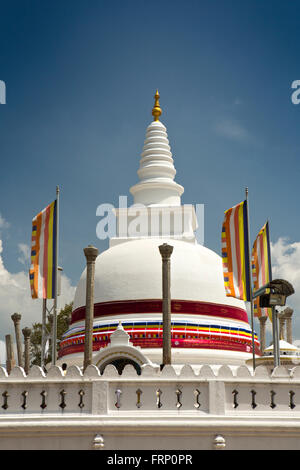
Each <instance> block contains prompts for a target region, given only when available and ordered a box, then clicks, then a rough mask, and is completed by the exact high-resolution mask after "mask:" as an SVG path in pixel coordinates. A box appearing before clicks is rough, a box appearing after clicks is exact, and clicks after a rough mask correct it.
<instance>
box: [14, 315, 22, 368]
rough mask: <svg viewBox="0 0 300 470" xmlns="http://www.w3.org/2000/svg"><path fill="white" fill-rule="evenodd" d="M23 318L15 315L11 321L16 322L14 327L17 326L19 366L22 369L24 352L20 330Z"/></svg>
mask: <svg viewBox="0 0 300 470" xmlns="http://www.w3.org/2000/svg"><path fill="white" fill-rule="evenodd" d="M21 318H22V317H21V315H20V314H19V313H14V314H13V315H12V316H11V319H12V321H13V322H14V326H15V334H16V343H17V354H18V365H19V366H20V367H23V352H22V340H21V330H20V321H21Z"/></svg>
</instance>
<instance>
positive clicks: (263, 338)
mask: <svg viewBox="0 0 300 470" xmlns="http://www.w3.org/2000/svg"><path fill="white" fill-rule="evenodd" d="M267 318H268V317H267V316H266V315H264V316H261V317H259V324H260V350H261V353H262V354H263V353H264V350H265V349H266V321H267Z"/></svg>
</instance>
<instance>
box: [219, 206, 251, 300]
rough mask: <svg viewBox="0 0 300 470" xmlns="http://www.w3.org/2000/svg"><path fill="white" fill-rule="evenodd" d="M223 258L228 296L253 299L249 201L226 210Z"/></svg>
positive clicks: (223, 230)
mask: <svg viewBox="0 0 300 470" xmlns="http://www.w3.org/2000/svg"><path fill="white" fill-rule="evenodd" d="M222 260H223V273H224V286H225V291H226V295H227V297H235V298H237V299H241V300H245V301H250V300H251V280H250V265H249V242H248V213H247V201H243V202H241V203H240V204H237V205H236V206H234V207H232V208H231V209H228V210H227V211H226V212H225V217H224V222H223V226H222Z"/></svg>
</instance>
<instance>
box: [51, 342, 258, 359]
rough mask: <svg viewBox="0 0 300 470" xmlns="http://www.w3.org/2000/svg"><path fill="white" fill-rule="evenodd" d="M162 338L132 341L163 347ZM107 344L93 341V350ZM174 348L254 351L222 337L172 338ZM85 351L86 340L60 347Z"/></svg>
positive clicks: (63, 353)
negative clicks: (213, 338) (212, 338)
mask: <svg viewBox="0 0 300 470" xmlns="http://www.w3.org/2000/svg"><path fill="white" fill-rule="evenodd" d="M162 341H163V340H162V339H161V338H157V339H156V340H155V341H154V340H153V339H152V340H149V339H144V338H143V339H134V340H132V343H133V344H134V346H140V347H142V348H162ZM107 344H108V341H107V342H106V344H101V343H98V342H97V341H94V342H93V351H98V350H99V349H100V348H102V347H104V346H107ZM171 345H172V348H194V349H217V350H224V351H236V352H247V353H250V352H251V351H252V345H251V344H249V343H248V342H246V341H239V340H236V341H233V340H232V341H230V343H229V342H228V341H223V340H222V338H218V339H217V338H216V339H215V340H214V341H213V342H212V341H211V339H204V338H203V339H199V338H198V339H184V340H182V339H172V340H171ZM83 351H84V340H83V342H80V343H76V344H70V345H68V346H65V347H64V348H62V349H60V351H59V353H58V357H59V358H61V357H63V356H67V355H68V354H75V353H82V352H83ZM255 353H256V354H257V355H260V354H261V352H260V349H259V347H258V345H257V344H255Z"/></svg>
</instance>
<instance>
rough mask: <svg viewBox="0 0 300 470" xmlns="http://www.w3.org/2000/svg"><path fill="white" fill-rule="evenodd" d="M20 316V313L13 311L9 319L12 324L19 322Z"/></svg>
mask: <svg viewBox="0 0 300 470" xmlns="http://www.w3.org/2000/svg"><path fill="white" fill-rule="evenodd" d="M21 318H22V315H21V314H20V313H14V314H13V315H12V316H11V319H12V321H13V322H14V324H16V323H20V321H21Z"/></svg>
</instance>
